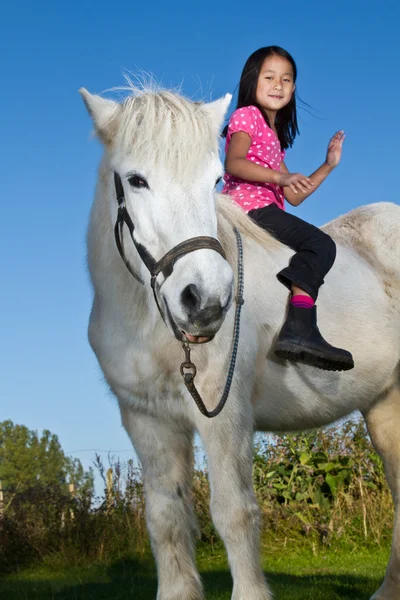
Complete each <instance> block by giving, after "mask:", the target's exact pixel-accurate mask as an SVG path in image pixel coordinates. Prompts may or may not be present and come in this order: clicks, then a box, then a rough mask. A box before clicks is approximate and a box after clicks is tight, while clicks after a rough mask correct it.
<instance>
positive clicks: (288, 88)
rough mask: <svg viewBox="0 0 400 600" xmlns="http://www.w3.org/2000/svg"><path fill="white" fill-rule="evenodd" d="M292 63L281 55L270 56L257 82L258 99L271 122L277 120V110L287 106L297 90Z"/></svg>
mask: <svg viewBox="0 0 400 600" xmlns="http://www.w3.org/2000/svg"><path fill="white" fill-rule="evenodd" d="M295 87H296V86H295V83H294V75H293V68H292V65H291V64H290V62H289V61H288V60H286V59H285V58H282V57H281V56H276V55H273V56H269V57H268V58H266V59H265V60H264V62H263V65H262V67H261V70H260V75H259V77H258V82H257V91H256V99H257V103H258V105H259V106H260V107H261V108H263V109H264V110H265V111H266V112H267V114H269V113H270V114H269V117H272V118H271V122H272V123H273V122H274V121H275V116H276V112H277V111H278V110H280V109H281V108H283V107H284V106H286V104H288V103H289V102H290V100H291V98H292V95H293V92H294V90H295Z"/></svg>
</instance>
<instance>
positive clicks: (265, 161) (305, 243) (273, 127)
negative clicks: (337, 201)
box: [222, 46, 354, 371]
mask: <svg viewBox="0 0 400 600" xmlns="http://www.w3.org/2000/svg"><path fill="white" fill-rule="evenodd" d="M296 76H297V69H296V63H295V62H294V60H293V58H292V57H291V56H290V54H289V53H288V52H286V50H283V48H280V47H279V46H268V47H266V48H260V49H259V50H257V51H256V52H254V53H253V54H252V55H251V56H250V57H249V58H248V60H247V62H246V64H245V66H244V69H243V72H242V75H241V78H240V84H239V97H238V104H237V110H235V112H234V113H233V114H232V116H231V118H230V120H229V124H228V125H227V127H226V128H225V130H224V135H226V147H225V150H226V161H225V169H226V174H225V177H224V183H225V185H224V188H223V190H222V192H223V193H225V194H230V195H231V196H232V197H233V198H234V200H235V201H236V202H237V203H238V204H240V206H241V207H242V208H243V209H244V210H245V211H246V212H247V213H248V214H249V216H250V217H251V218H252V219H253V220H254V221H256V222H257V223H258V224H259V225H260V226H261V227H263V228H264V229H267V230H268V231H270V232H271V233H272V234H273V235H274V236H275V237H276V238H277V239H278V240H279V241H281V242H282V243H284V244H286V245H287V246H289V247H290V248H292V249H293V250H295V251H296V254H295V255H294V256H293V257H292V259H291V261H290V264H289V266H288V267H286V268H285V269H283V270H282V271H281V272H280V273H278V275H277V277H278V279H279V281H280V282H281V283H283V285H285V286H286V287H287V288H289V290H291V299H290V303H289V310H288V315H287V319H286V322H285V323H284V325H283V327H282V329H281V331H280V334H279V337H278V340H277V343H276V346H275V349H274V350H275V354H276V355H277V356H279V357H280V358H284V359H288V360H292V361H297V362H303V363H305V364H308V365H313V366H315V367H319V368H320V369H326V370H333V371H342V370H348V369H351V368H353V366H354V363H353V358H352V355H351V354H350V352H347V351H346V350H342V349H340V348H334V347H333V346H331V345H330V344H328V343H327V342H326V341H325V340H324V338H323V337H322V335H321V334H320V332H319V329H318V327H317V322H316V318H317V312H316V306H315V301H316V299H317V296H318V290H319V288H320V286H321V285H322V284H323V283H324V277H325V275H326V274H327V273H328V271H329V270H330V268H331V267H332V265H333V263H334V260H335V256H336V246H335V243H334V241H333V240H332V239H331V238H330V237H329V236H328V235H326V234H325V233H323V232H322V231H321V230H320V229H317V228H316V227H314V226H313V225H310V224H309V223H306V222H304V221H302V220H301V219H299V218H298V217H295V216H293V215H291V214H289V213H287V212H285V205H284V201H285V198H286V200H287V201H288V202H289V203H290V204H291V205H292V206H299V204H301V203H302V202H303V200H305V199H306V198H307V197H308V196H309V195H310V194H312V193H313V192H314V191H315V190H316V189H317V188H318V187H319V186H320V185H321V183H322V182H323V181H324V179H325V178H326V177H327V176H328V175H329V174H330V173H331V172H332V170H333V169H334V168H335V167H336V166H337V165H338V164H339V161H340V157H341V153H342V144H343V140H344V132H343V131H339V132H337V133H336V134H335V135H334V136H333V138H332V139H331V140H330V142H329V146H328V151H327V155H326V159H325V162H324V163H323V164H322V165H321V166H320V167H319V169H317V170H316V171H315V172H314V173H313V174H312V175H310V177H305V176H304V175H301V174H300V173H290V172H289V171H288V169H287V168H286V165H285V163H284V162H283V159H284V156H285V150H286V148H288V147H290V146H292V144H293V141H294V139H295V137H296V134H297V133H298V127H297V117H296V100H295V94H294V90H295V87H296Z"/></svg>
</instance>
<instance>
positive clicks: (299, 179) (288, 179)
mask: <svg viewBox="0 0 400 600" xmlns="http://www.w3.org/2000/svg"><path fill="white" fill-rule="evenodd" d="M278 185H281V186H282V187H289V188H290V189H291V190H292V191H293V192H294V193H295V194H297V193H298V192H303V194H306V193H307V192H308V191H309V190H312V189H313V186H314V184H313V182H312V181H311V179H310V178H309V177H306V176H305V175H302V174H301V173H280V174H279V178H278Z"/></svg>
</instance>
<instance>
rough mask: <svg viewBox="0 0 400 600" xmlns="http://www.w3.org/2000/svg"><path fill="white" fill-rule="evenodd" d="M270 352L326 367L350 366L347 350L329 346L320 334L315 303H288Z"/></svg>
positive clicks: (339, 369) (352, 364)
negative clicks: (306, 305)
mask: <svg viewBox="0 0 400 600" xmlns="http://www.w3.org/2000/svg"><path fill="white" fill-rule="evenodd" d="M274 352H275V354H276V355H277V356H278V357H279V358H283V359H285V360H290V361H293V362H300V363H303V364H306V365H311V366H313V367H317V368H318V369H325V370H326V371H348V370H349V369H352V368H353V367H354V361H353V357H352V355H351V354H350V352H347V350H342V349H341V348H335V347H334V346H331V345H330V344H328V342H326V341H325V340H324V338H323V337H322V335H321V334H320V331H319V329H318V326H317V308H316V306H313V307H312V308H300V307H298V306H294V305H293V304H289V312H288V316H287V319H286V321H285V323H284V325H283V327H282V329H281V331H280V333H279V337H278V340H277V342H276V345H275V348H274Z"/></svg>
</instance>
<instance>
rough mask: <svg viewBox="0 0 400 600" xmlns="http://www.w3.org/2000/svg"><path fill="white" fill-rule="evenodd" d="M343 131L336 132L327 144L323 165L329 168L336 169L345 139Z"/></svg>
mask: <svg viewBox="0 0 400 600" xmlns="http://www.w3.org/2000/svg"><path fill="white" fill-rule="evenodd" d="M345 137H346V136H345V134H344V131H337V132H336V133H335V135H334V136H333V137H332V138H331V140H330V142H329V144H328V150H327V153H326V160H325V163H326V164H327V165H328V166H329V167H337V166H338V164H339V163H340V159H341V156H342V146H343V142H344V139H345Z"/></svg>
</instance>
